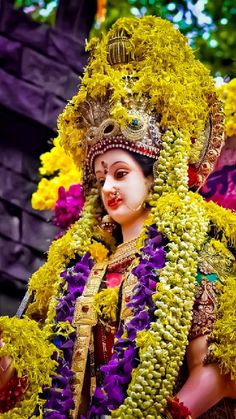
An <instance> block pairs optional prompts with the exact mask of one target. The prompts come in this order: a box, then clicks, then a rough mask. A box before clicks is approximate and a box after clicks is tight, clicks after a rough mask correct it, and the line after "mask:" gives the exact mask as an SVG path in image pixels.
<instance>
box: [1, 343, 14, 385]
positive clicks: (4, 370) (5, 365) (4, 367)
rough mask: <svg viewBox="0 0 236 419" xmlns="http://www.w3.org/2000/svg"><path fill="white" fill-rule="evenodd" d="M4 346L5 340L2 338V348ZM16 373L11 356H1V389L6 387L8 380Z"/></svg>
mask: <svg viewBox="0 0 236 419" xmlns="http://www.w3.org/2000/svg"><path fill="white" fill-rule="evenodd" d="M3 346H4V342H3V341H2V339H0V348H2V347H3ZM13 374H14V367H13V362H12V359H11V358H10V357H9V356H3V357H2V358H0V390H2V389H4V387H5V386H6V384H7V383H8V381H9V380H10V379H11V378H12V376H13Z"/></svg>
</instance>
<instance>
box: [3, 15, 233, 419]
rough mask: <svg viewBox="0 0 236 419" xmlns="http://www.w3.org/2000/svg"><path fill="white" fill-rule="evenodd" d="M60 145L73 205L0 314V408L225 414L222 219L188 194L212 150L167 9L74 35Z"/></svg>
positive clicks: (227, 293)
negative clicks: (87, 37)
mask: <svg viewBox="0 0 236 419" xmlns="http://www.w3.org/2000/svg"><path fill="white" fill-rule="evenodd" d="M88 50H90V54H91V57H90V61H89V63H88V67H87V69H86V71H85V74H84V77H83V79H82V83H81V86H80V89H79V92H78V94H77V95H75V96H74V97H73V98H72V100H71V101H70V102H69V103H68V105H67V106H66V109H65V111H64V112H63V114H62V115H61V116H60V117H59V122H58V131H59V137H58V138H59V141H60V144H61V145H62V146H63V147H64V148H65V150H66V151H67V152H68V153H69V154H70V155H71V156H73V158H74V161H75V162H76V164H77V165H78V167H82V170H83V191H84V195H85V204H84V208H83V211H82V214H81V217H80V219H79V220H78V221H76V222H75V223H74V224H73V225H72V226H71V227H70V229H68V231H67V232H66V233H65V235H64V236H63V237H61V238H59V239H57V240H55V241H54V242H53V243H52V245H51V247H50V249H49V253H48V261H47V262H46V264H45V265H44V266H42V267H41V268H40V269H39V271H37V272H36V273H35V274H34V275H33V277H32V278H31V280H30V283H29V292H28V294H29V297H28V298H27V301H26V304H25V309H24V310H23V312H22V314H21V318H17V317H15V318H12V319H9V318H7V317H3V318H2V319H0V331H1V335H0V336H1V349H0V356H1V361H0V365H1V369H0V378H1V387H0V409H1V417H2V418H4V419H5V418H13V419H14V418H31V417H34V418H36V417H43V418H47V419H50V418H51V419H62V418H78V417H86V418H109V417H113V418H125V419H127V418H128V419H129V418H130V419H131V418H132V419H133V418H147V419H151V418H174V419H183V418H191V417H192V418H197V417H200V418H208V419H209V418H215V419H216V418H217V419H219V418H234V417H235V415H236V402H235V398H236V382H235V379H236V361H235V359H236V357H235V343H236V342H235V341H236V333H235V332H236V329H235V324H236V322H235V304H236V291H235V289H236V288H235V285H236V282H235V279H236V276H235V259H234V256H233V246H234V245H235V242H236V219H235V215H234V214H233V213H231V212H230V211H229V210H226V209H223V208H221V207H218V206H217V205H216V204H214V203H210V202H208V203H207V202H205V201H204V199H203V198H202V197H201V196H200V195H199V194H198V189H199V188H200V187H201V186H202V185H203V183H204V181H205V179H206V178H207V176H208V174H209V173H210V172H211V170H212V169H213V167H214V163H215V161H216V159H217V157H218V155H219V153H220V150H221V146H222V143H223V131H224V125H223V121H224V114H223V112H222V105H221V102H220V101H219V100H218V99H217V97H216V93H215V87H214V83H213V80H212V78H211V77H210V75H209V73H208V71H207V70H206V69H205V67H204V66H203V65H202V64H201V63H200V62H199V61H197V60H196V59H195V57H194V54H193V51H192V50H191V48H190V47H189V46H188V45H187V41H186V39H185V37H184V36H182V35H181V34H180V33H179V32H178V31H177V30H176V29H174V27H173V26H172V24H171V23H169V22H167V21H164V20H162V19H160V18H156V17H151V16H148V17H143V18H141V19H130V18H123V19H119V20H118V21H117V22H116V23H115V24H114V25H113V27H112V28H111V30H110V31H109V33H108V34H107V35H104V36H103V37H102V39H101V40H97V39H93V40H91V42H90V43H89V44H88Z"/></svg>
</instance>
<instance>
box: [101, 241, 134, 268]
mask: <svg viewBox="0 0 236 419" xmlns="http://www.w3.org/2000/svg"><path fill="white" fill-rule="evenodd" d="M137 240H138V238H137V237H136V238H135V239H132V240H130V241H128V242H124V243H121V244H120V245H119V246H117V248H116V250H115V252H114V253H113V255H111V256H110V259H109V263H108V265H109V270H113V271H114V269H115V266H116V265H117V266H118V265H122V264H123V263H125V262H126V261H129V260H131V259H133V258H134V256H135V253H136V251H137V249H136V246H137Z"/></svg>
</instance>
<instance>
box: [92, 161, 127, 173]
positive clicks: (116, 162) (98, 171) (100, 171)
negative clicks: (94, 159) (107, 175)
mask: <svg viewBox="0 0 236 419" xmlns="http://www.w3.org/2000/svg"><path fill="white" fill-rule="evenodd" d="M102 163H103V165H105V164H104V162H102ZM118 163H123V164H125V165H126V166H128V163H126V162H125V161H122V160H118V161H115V162H114V163H112V164H111V166H110V169H111V168H112V167H113V166H115V165H116V164H118ZM106 169H107V167H106ZM98 173H104V172H103V170H96V171H95V175H96V174H98Z"/></svg>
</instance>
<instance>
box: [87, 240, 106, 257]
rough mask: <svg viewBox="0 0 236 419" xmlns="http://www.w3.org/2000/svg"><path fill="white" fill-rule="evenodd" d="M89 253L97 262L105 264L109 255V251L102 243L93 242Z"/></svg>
mask: <svg viewBox="0 0 236 419" xmlns="http://www.w3.org/2000/svg"><path fill="white" fill-rule="evenodd" d="M89 251H90V253H91V256H92V258H93V259H95V260H96V262H103V261H104V259H106V257H107V255H108V249H107V248H106V247H105V246H104V245H103V244H102V243H98V242H93V243H92V244H91V245H90V247H89Z"/></svg>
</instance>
